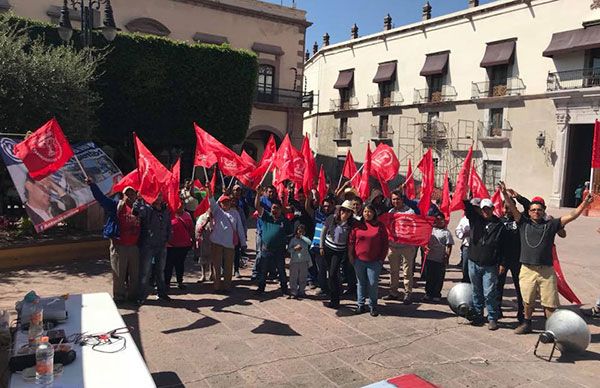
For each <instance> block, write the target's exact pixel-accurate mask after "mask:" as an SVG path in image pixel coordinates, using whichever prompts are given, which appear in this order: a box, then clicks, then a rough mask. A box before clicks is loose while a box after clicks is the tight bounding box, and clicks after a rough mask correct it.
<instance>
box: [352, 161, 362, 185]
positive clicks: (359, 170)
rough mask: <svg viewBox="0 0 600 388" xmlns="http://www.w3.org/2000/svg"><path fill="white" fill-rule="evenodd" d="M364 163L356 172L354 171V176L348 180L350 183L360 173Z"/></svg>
mask: <svg viewBox="0 0 600 388" xmlns="http://www.w3.org/2000/svg"><path fill="white" fill-rule="evenodd" d="M365 164H366V163H363V165H362V166H360V168H359V169H358V171H356V174H354V175H353V176H352V178H350V181H352V180H353V179H354V178H356V176H357V175H358V174H359V173H360V172H361V170H362V169H363V167H364V166H365Z"/></svg>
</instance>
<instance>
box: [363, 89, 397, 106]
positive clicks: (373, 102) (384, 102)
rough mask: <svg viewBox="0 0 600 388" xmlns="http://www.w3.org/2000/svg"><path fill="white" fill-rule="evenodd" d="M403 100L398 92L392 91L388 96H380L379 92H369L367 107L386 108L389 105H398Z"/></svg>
mask: <svg viewBox="0 0 600 388" xmlns="http://www.w3.org/2000/svg"><path fill="white" fill-rule="evenodd" d="M403 102H404V97H402V93H400V92H396V91H394V92H392V93H390V95H389V96H385V97H384V96H382V95H381V93H377V94H369V95H368V96H367V108H386V107H389V106H399V105H402V103H403Z"/></svg>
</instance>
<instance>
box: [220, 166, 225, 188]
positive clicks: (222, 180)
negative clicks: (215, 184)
mask: <svg viewBox="0 0 600 388" xmlns="http://www.w3.org/2000/svg"><path fill="white" fill-rule="evenodd" d="M219 174H221V185H222V186H223V191H225V177H224V176H223V172H222V171H221V169H219Z"/></svg>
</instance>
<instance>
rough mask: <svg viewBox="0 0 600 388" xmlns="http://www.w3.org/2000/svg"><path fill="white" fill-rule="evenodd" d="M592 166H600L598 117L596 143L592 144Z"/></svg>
mask: <svg viewBox="0 0 600 388" xmlns="http://www.w3.org/2000/svg"><path fill="white" fill-rule="evenodd" d="M592 168H600V121H598V119H596V123H595V125H594V143H593V144H592ZM594 183H595V182H594Z"/></svg>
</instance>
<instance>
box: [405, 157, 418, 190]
mask: <svg viewBox="0 0 600 388" xmlns="http://www.w3.org/2000/svg"><path fill="white" fill-rule="evenodd" d="M404 192H405V194H406V197H407V198H408V199H415V198H416V197H417V194H416V192H415V178H413V170H412V165H411V163H410V159H408V169H407V170H406V182H405V184H404Z"/></svg>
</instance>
